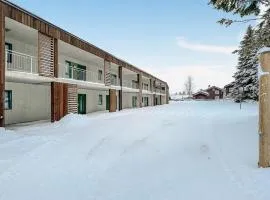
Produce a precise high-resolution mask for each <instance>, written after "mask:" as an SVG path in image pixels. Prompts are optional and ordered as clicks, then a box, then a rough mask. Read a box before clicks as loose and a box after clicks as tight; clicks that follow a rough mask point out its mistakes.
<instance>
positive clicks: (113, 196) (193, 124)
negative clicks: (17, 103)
mask: <svg viewBox="0 0 270 200" xmlns="http://www.w3.org/2000/svg"><path fill="white" fill-rule="evenodd" d="M257 124H258V112H257V105H256V104H251V103H250V104H244V105H243V109H242V110H239V105H238V104H235V103H231V102H222V101H220V102H196V101H190V102H177V103H172V104H170V105H164V106H159V107H154V108H153V107H152V108H143V109H137V110H126V111H123V112H119V113H113V114H110V113H106V114H105V113H104V114H99V115H95V116H88V117H87V116H78V115H69V116H67V117H66V118H64V119H63V120H62V121H60V122H59V123H55V124H42V126H41V127H38V126H37V125H36V126H32V127H22V128H19V129H18V128H17V129H16V131H4V130H3V129H2V130H1V131H0V132H1V134H0V199H1V200H2V199H4V200H18V199H20V200H30V199H38V200H48V199H50V200H52V199H55V200H60V199H65V200H70V199H72V200H75V199H76V200H77V199H80V200H87V199H96V200H99V199H102V200H148V199H153V200H167V199H170V200H171V199H177V200H178V199H183V200H197V199H200V200H217V199H224V200H260V199H263V200H264V199H265V200H269V199H270V190H269V188H270V170H269V169H258V168H257V161H258V135H257Z"/></svg>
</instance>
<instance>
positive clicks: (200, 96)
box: [193, 90, 209, 100]
mask: <svg viewBox="0 0 270 200" xmlns="http://www.w3.org/2000/svg"><path fill="white" fill-rule="evenodd" d="M193 98H194V99H197V100H200V99H201V100H207V99H208V98H209V94H208V92H206V91H203V90H201V91H199V92H196V93H195V94H193Z"/></svg>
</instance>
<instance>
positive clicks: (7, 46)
mask: <svg viewBox="0 0 270 200" xmlns="http://www.w3.org/2000/svg"><path fill="white" fill-rule="evenodd" d="M5 49H6V51H7V53H6V61H7V63H12V44H11V43H8V42H6V43H5Z"/></svg>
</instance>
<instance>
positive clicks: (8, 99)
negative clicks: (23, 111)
mask: <svg viewBox="0 0 270 200" xmlns="http://www.w3.org/2000/svg"><path fill="white" fill-rule="evenodd" d="M5 109H6V110H11V109H12V91H11V90H6V91H5Z"/></svg>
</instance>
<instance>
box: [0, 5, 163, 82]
mask: <svg viewBox="0 0 270 200" xmlns="http://www.w3.org/2000/svg"><path fill="white" fill-rule="evenodd" d="M1 2H3V12H2V13H4V15H5V16H6V17H8V18H11V19H13V20H16V21H17V22H20V23H22V24H24V25H26V26H29V27H31V28H34V29H36V30H38V31H39V32H40V33H42V34H44V35H47V36H50V37H52V38H55V39H58V40H62V41H63V42H66V43H68V44H71V45H73V46H75V47H78V48H80V49H82V50H84V51H87V52H89V53H91V54H94V55H96V56H98V57H101V58H103V59H105V60H107V61H109V62H112V63H115V64H116V65H118V66H122V67H124V68H126V69H129V70H131V71H133V72H135V73H142V74H143V76H145V77H148V78H155V79H157V78H156V77H154V76H152V75H150V74H149V73H147V72H144V71H143V70H140V69H139V68H137V67H135V66H133V65H131V64H129V63H127V62H125V61H123V60H121V59H119V58H116V57H115V56H113V55H112V54H110V53H108V52H106V51H104V50H102V49H100V48H98V47H96V46H94V45H92V44H90V43H88V42H86V41H84V40H82V39H80V38H78V37H76V36H74V35H73V34H71V33H68V32H67V31H64V30H63V29H61V28H59V27H57V26H55V25H53V24H51V23H49V22H47V21H45V20H43V19H41V18H40V17H38V16H36V15H34V14H32V13H30V12H28V11H26V10H25V9H23V8H20V7H19V6H17V5H15V4H12V3H10V2H8V1H4V0H1ZM158 80H159V79H158ZM160 81H161V80H160ZM161 82H163V81H161ZM164 83H165V82H164ZM165 84H166V83H165Z"/></svg>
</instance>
